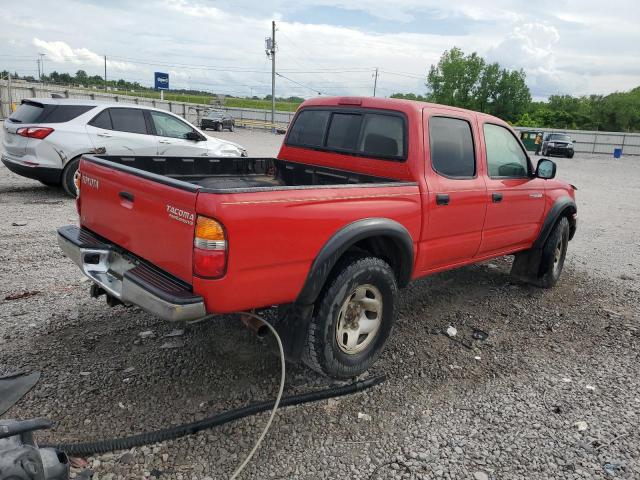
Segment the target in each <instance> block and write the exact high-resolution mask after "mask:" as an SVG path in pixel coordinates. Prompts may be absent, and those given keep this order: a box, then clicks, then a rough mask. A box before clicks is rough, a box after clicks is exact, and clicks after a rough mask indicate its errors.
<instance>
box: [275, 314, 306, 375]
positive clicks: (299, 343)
mask: <svg viewBox="0 0 640 480" xmlns="http://www.w3.org/2000/svg"><path fill="white" fill-rule="evenodd" d="M311 315H313V305H296V304H293V303H292V304H287V305H280V306H279V307H278V322H277V323H276V324H275V325H274V327H275V329H276V331H277V332H278V335H280V339H281V340H282V347H283V348H284V355H285V357H286V359H287V360H288V361H290V362H292V363H298V362H300V359H301V357H302V352H303V349H304V345H305V342H306V341H307V333H308V331H309V323H310V322H311Z"/></svg>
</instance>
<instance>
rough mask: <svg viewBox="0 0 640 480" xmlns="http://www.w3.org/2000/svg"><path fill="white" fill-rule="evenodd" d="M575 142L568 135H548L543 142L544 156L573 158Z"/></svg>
mask: <svg viewBox="0 0 640 480" xmlns="http://www.w3.org/2000/svg"><path fill="white" fill-rule="evenodd" d="M573 154H574V151H573V141H572V140H571V137H570V136H569V135H567V134H566V133H548V134H547V135H546V136H545V137H544V140H543V141H542V156H543V157H546V156H551V155H559V156H563V157H567V158H573Z"/></svg>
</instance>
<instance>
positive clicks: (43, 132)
mask: <svg viewBox="0 0 640 480" xmlns="http://www.w3.org/2000/svg"><path fill="white" fill-rule="evenodd" d="M51 132H53V128H49V127H22V128H19V129H18V130H17V131H16V133H17V134H18V135H21V136H23V137H28V138H37V139H38V140H42V139H43V138H46V137H47V136H48V135H49V134H51Z"/></svg>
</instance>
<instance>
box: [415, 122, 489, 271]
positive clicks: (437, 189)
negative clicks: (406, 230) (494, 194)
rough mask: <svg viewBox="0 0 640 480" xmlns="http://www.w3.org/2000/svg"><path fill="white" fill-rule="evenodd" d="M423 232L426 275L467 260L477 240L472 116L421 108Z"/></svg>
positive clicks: (482, 193) (480, 216) (479, 201)
mask: <svg viewBox="0 0 640 480" xmlns="http://www.w3.org/2000/svg"><path fill="white" fill-rule="evenodd" d="M424 115H425V117H427V118H425V120H426V121H425V128H426V132H425V138H426V139H428V141H425V144H426V148H425V151H426V159H425V160H426V168H425V175H426V182H427V186H428V188H429V194H428V197H427V205H425V208H424V211H425V212H427V213H426V214H425V215H424V218H425V221H426V222H427V223H426V225H424V226H423V231H424V232H426V234H425V238H424V239H423V246H424V253H423V254H422V255H421V258H422V259H423V261H422V264H421V270H423V271H431V270H435V269H439V268H445V267H449V266H454V265H456V264H458V263H463V262H465V261H468V260H470V259H471V258H473V257H474V255H475V254H476V253H477V251H478V248H479V247H480V241H481V238H482V226H483V223H484V218H485V212H486V186H485V181H484V176H483V171H482V169H481V165H480V162H479V160H478V159H480V158H482V157H481V155H480V146H479V144H478V142H476V141H474V138H477V135H478V132H477V124H476V122H475V118H474V117H473V115H472V114H465V113H463V112H455V113H453V112H451V113H449V112H447V113H443V114H439V113H438V114H430V112H429V111H427V110H425V112H424Z"/></svg>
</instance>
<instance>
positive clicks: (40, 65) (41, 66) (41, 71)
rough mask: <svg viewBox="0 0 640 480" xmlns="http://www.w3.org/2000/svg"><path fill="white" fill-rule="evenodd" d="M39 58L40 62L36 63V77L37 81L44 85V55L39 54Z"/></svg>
mask: <svg viewBox="0 0 640 480" xmlns="http://www.w3.org/2000/svg"><path fill="white" fill-rule="evenodd" d="M38 55H39V56H40V62H39V63H38V75H39V77H40V78H39V80H40V81H41V82H42V83H44V55H45V54H44V53H39V54H38Z"/></svg>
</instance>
